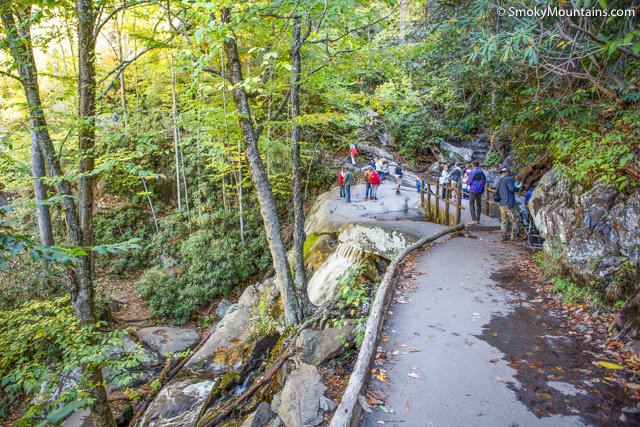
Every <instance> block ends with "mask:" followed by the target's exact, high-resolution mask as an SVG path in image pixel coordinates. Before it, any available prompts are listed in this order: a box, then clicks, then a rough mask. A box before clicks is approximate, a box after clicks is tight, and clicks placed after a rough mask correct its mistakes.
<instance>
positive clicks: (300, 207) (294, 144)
mask: <svg viewBox="0 0 640 427" xmlns="http://www.w3.org/2000/svg"><path fill="white" fill-rule="evenodd" d="M301 49H302V36H301V33H300V17H299V16H298V15H296V16H294V18H293V39H292V41H291V64H292V69H291V162H292V168H293V173H292V175H293V177H292V178H293V216H294V219H293V272H294V282H295V285H296V288H297V289H298V293H299V295H300V298H301V301H300V302H301V303H302V307H303V309H305V311H306V310H307V309H308V308H310V307H311V302H310V301H309V295H308V294H307V272H306V270H305V268H304V242H305V240H306V237H307V236H306V234H305V232H304V202H303V199H302V182H301V181H302V178H301V172H300V127H299V126H298V123H297V122H296V119H297V118H298V116H299V115H300V72H301V68H302V57H301V54H300V50H301Z"/></svg>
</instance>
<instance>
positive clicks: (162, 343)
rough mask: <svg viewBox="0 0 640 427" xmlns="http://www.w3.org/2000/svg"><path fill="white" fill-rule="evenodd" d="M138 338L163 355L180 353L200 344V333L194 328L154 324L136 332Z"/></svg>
mask: <svg viewBox="0 0 640 427" xmlns="http://www.w3.org/2000/svg"><path fill="white" fill-rule="evenodd" d="M136 335H137V336H138V339H139V340H140V341H141V342H143V343H144V344H145V345H147V346H148V347H149V348H151V349H152V350H153V351H155V352H157V353H159V354H160V355H162V356H166V355H167V354H169V353H179V352H181V351H185V350H187V349H190V348H193V347H195V346H196V345H198V342H199V341H200V335H199V334H198V332H197V331H196V330H195V329H192V328H174V327H170V326H153V327H149V328H142V329H139V330H138V331H137V332H136Z"/></svg>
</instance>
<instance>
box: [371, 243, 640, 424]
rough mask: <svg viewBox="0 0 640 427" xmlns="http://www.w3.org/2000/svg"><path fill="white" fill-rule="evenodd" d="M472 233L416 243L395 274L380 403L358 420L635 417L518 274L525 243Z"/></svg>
mask: <svg viewBox="0 0 640 427" xmlns="http://www.w3.org/2000/svg"><path fill="white" fill-rule="evenodd" d="M476 237H478V238H477V239H466V238H454V239H451V240H449V241H447V242H445V243H442V244H440V245H437V246H435V247H433V248H430V249H427V250H426V251H424V252H422V253H420V254H418V255H417V256H416V257H415V259H414V260H413V262H414V265H413V268H409V269H408V270H407V273H405V277H404V278H402V279H401V281H400V282H399V286H398V287H397V288H396V291H397V292H396V295H395V302H394V303H393V304H392V306H391V308H390V314H389V316H388V319H387V322H386V324H385V328H384V330H383V340H382V342H381V348H380V350H382V353H383V354H384V357H381V358H380V359H378V361H377V364H376V365H375V366H374V368H378V369H379V368H382V369H383V371H379V370H376V371H375V374H376V375H377V376H378V378H382V379H383V380H382V381H381V380H380V379H372V380H371V382H370V386H369V391H368V394H369V396H370V398H372V397H375V398H379V399H381V400H383V401H384V402H385V403H384V405H381V406H373V408H374V410H373V412H372V413H370V414H365V416H364V419H363V421H362V422H361V425H362V426H378V425H382V424H386V425H405V426H434V427H435V426H470V425H473V426H513V427H515V426H585V425H594V426H609V425H610V426H614V425H615V426H624V425H629V426H631V425H640V422H639V419H638V418H633V417H634V415H632V414H629V413H626V412H625V411H626V410H627V409H628V408H629V407H631V406H632V404H631V403H630V402H627V401H626V400H625V397H624V395H623V393H622V390H621V389H619V388H616V387H615V386H611V385H607V384H605V382H604V381H603V380H604V377H605V376H606V375H607V372H606V370H604V369H599V368H597V367H594V366H593V364H592V361H593V358H592V357H591V356H589V353H586V351H588V350H589V348H587V344H584V343H583V342H582V341H579V340H578V339H577V338H576V337H569V336H565V333H566V328H563V325H562V321H561V319H558V318H556V317H554V316H553V315H551V314H549V313H547V311H546V310H545V309H544V303H543V299H542V298H537V296H536V295H535V289H534V288H533V286H532V284H531V283H530V281H529V279H528V278H527V277H526V275H522V274H520V272H519V271H518V261H519V260H521V259H522V257H524V256H526V254H525V253H524V252H523V250H522V249H521V248H519V247H517V246H515V245H512V244H509V243H502V242H499V241H498V240H499V233H493V234H490V233H477V234H476ZM523 276H524V277H523ZM385 376H386V377H387V378H385ZM635 417H637V415H635Z"/></svg>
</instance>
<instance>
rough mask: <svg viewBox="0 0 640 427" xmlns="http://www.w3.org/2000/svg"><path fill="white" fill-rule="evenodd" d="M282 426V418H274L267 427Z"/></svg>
mask: <svg viewBox="0 0 640 427" xmlns="http://www.w3.org/2000/svg"><path fill="white" fill-rule="evenodd" d="M283 425H284V424H283V423H282V418H280V417H276V418H275V419H274V420H273V421H272V422H271V424H270V425H269V427H282V426H283Z"/></svg>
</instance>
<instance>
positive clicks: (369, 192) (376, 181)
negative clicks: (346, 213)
mask: <svg viewBox="0 0 640 427" xmlns="http://www.w3.org/2000/svg"><path fill="white" fill-rule="evenodd" d="M349 154H350V156H351V163H352V165H354V166H355V164H356V163H355V158H356V156H357V154H358V151H357V149H356V147H355V145H353V144H352V145H351V147H350V148H349ZM394 174H395V176H396V194H400V186H401V185H402V177H403V171H402V163H401V162H398V163H397V165H396V167H395V169H394ZM388 175H389V162H388V161H386V160H384V159H382V158H375V159H373V160H372V161H371V162H370V163H369V164H368V165H367V166H366V167H365V169H364V174H363V178H364V183H365V194H364V200H378V187H380V185H381V184H382V183H383V182H384V180H385V179H386V178H387V176H388ZM354 184H355V177H354V175H353V172H351V170H350V169H349V168H348V167H347V166H342V168H340V171H339V172H338V185H339V186H340V198H341V199H345V201H346V202H347V203H351V186H352V185H354Z"/></svg>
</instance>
